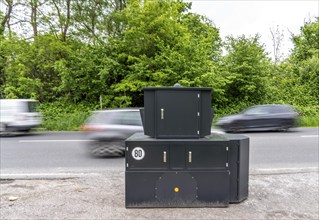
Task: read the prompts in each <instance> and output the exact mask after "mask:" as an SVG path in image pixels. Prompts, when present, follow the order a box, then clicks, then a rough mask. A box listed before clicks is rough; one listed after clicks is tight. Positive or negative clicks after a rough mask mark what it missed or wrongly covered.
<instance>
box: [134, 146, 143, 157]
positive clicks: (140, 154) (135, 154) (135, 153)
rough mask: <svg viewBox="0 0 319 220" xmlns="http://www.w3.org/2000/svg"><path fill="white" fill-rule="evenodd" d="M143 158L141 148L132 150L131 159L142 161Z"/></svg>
mask: <svg viewBox="0 0 319 220" xmlns="http://www.w3.org/2000/svg"><path fill="white" fill-rule="evenodd" d="M144 156H145V151H144V150H143V148H141V147H135V148H134V149H133V150H132V157H133V158H134V159H135V160H142V159H143V158H144Z"/></svg>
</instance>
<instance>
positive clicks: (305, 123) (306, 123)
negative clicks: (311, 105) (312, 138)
mask: <svg viewBox="0 0 319 220" xmlns="http://www.w3.org/2000/svg"><path fill="white" fill-rule="evenodd" d="M299 126H301V127H319V115H318V116H303V117H301V119H300V124H299Z"/></svg>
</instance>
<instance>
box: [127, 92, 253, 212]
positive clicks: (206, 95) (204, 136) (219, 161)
mask: <svg viewBox="0 0 319 220" xmlns="http://www.w3.org/2000/svg"><path fill="white" fill-rule="evenodd" d="M210 93H211V89H210V88H183V87H177V88H176V87H164V88H153V87H152V88H144V112H143V111H141V115H142V119H143V126H144V134H143V133H136V134H134V135H132V136H131V137H130V138H128V139H127V140H126V141H125V146H126V154H125V163H126V172H125V205H126V207H127V208H144V207H226V206H228V204H229V203H238V202H241V201H243V200H244V199H246V198H247V197H248V177H249V138H248V137H246V136H243V135H236V134H219V133H213V134H211V122H212V111H211V107H210V102H211V95H210Z"/></svg>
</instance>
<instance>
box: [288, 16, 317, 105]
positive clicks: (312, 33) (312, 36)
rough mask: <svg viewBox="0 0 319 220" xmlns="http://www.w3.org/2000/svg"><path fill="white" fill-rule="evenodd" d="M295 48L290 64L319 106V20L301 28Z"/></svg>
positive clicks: (296, 37) (295, 37)
mask: <svg viewBox="0 0 319 220" xmlns="http://www.w3.org/2000/svg"><path fill="white" fill-rule="evenodd" d="M292 41H293V44H294V48H293V50H292V54H291V57H290V62H291V63H292V64H293V65H294V67H295V68H294V73H295V74H296V76H297V77H298V80H299V83H300V84H301V85H302V86H303V87H305V88H306V90H307V94H309V95H311V96H312V97H313V98H314V99H315V100H316V101H317V103H318V104H319V18H316V19H315V20H314V21H309V22H306V23H305V24H304V26H302V27H301V28H300V34H299V35H296V36H293V38H292Z"/></svg>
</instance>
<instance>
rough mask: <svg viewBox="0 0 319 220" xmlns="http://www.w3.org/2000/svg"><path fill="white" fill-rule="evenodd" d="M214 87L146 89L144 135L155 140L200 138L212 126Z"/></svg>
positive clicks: (206, 133)
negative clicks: (212, 95) (212, 94)
mask: <svg viewBox="0 0 319 220" xmlns="http://www.w3.org/2000/svg"><path fill="white" fill-rule="evenodd" d="M211 91H212V89H211V88H190V87H160V88H158V87H147V88H144V116H143V122H144V134H145V135H149V136H151V137H154V138H200V137H204V136H206V135H209V134H210V130H211V125H212V119H213V118H212V117H213V113H212V109H211V106H210V105H211Z"/></svg>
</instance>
